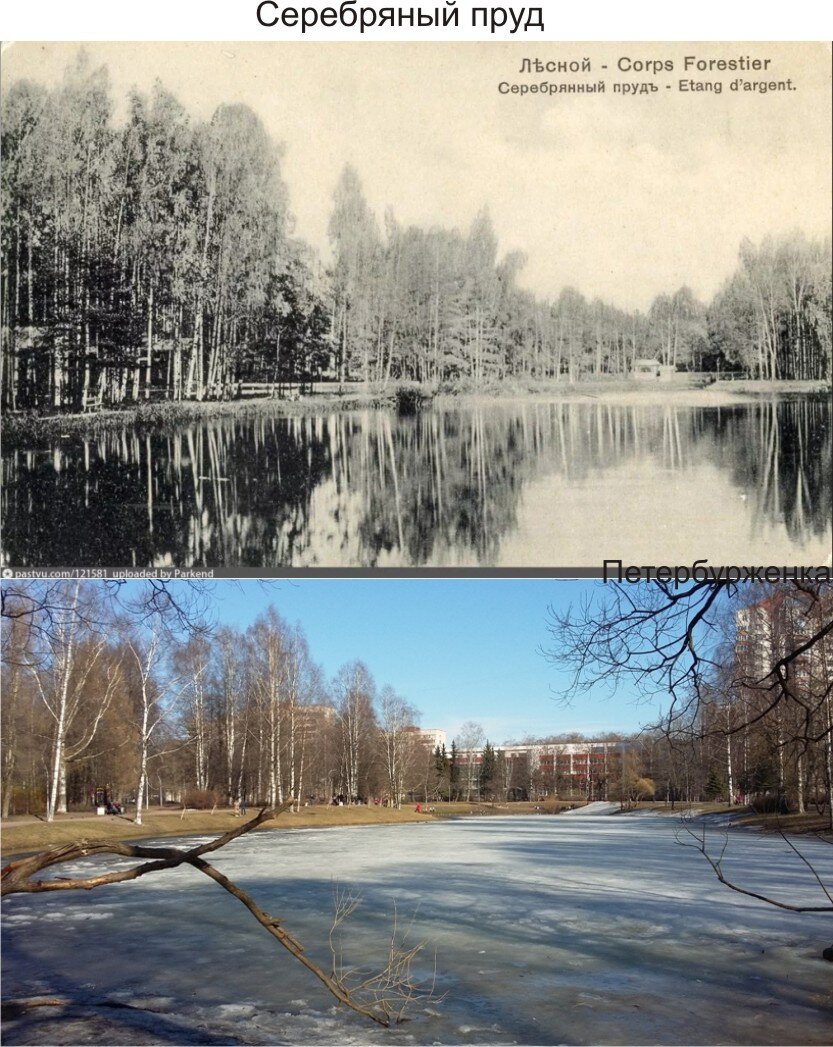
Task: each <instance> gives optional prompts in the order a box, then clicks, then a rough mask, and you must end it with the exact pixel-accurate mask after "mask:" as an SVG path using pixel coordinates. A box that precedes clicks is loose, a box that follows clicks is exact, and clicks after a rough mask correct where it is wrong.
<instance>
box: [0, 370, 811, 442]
mask: <svg viewBox="0 0 833 1047" xmlns="http://www.w3.org/2000/svg"><path fill="white" fill-rule="evenodd" d="M413 388H414V389H417V390H419V389H421V388H423V387H420V386H418V385H415V386H413ZM824 393H828V394H830V387H829V386H827V385H825V383H823V382H808V381H791V380H785V381H779V382H760V381H757V380H749V381H733V382H714V383H712V384H711V385H708V386H692V385H682V384H681V385H674V384H661V383H651V384H648V383H641V382H624V381H617V382H598V381H587V382H579V383H575V384H573V385H563V384H562V385H559V384H558V383H547V384H542V385H541V386H540V387H537V388H536V387H535V386H529V387H528V388H526V389H517V388H507V389H506V390H505V391H493V390H490V391H488V392H461V393H451V392H437V393H434V394H432V393H431V391H430V390H426V393H425V395H426V400H427V403H428V405H429V406H430V405H431V404H433V405H435V406H438V407H441V408H443V409H446V410H450V409H454V408H458V409H471V408H482V407H493V406H503V407H513V408H517V407H518V406H521V405H535V406H537V405H545V404H560V403H565V404H569V403H585V404H586V403H591V404H592V403H595V404H598V405H599V406H610V407H638V406H645V407H656V406H665V407H734V406H738V405H742V404H751V403H758V402H761V401H764V400H777V399H779V398H780V397H785V396H786V397H797V396H802V397H803V396H814V395H816V396H817V395H822V394H824ZM396 396H397V393H396V388H393V389H389V390H369V389H366V388H362V389H356V390H353V391H343V392H340V393H339V392H333V393H320V394H317V395H311V396H306V397H303V398H302V399H300V400H296V401H289V400H276V399H272V398H252V399H250V400H202V401H198V400H184V401H166V402H163V403H154V404H150V403H148V404H142V403H140V404H137V405H133V406H129V407H125V408H120V409H115V408H108V409H104V410H101V411H97V412H94V413H87V414H50V415H34V414H20V415H11V416H9V415H8V414H6V416H5V417H4V419H3V439H4V442H5V444H6V446H7V447H11V448H16V447H19V446H22V445H24V444H25V443H26V442H28V441H32V440H41V439H48V438H50V437H53V438H54V437H56V436H57V437H64V436H72V435H77V434H79V433H80V434H84V433H89V434H90V435H94V434H95V433H97V432H100V431H102V430H112V429H126V428H134V427H137V428H139V429H140V430H142V431H146V430H153V429H161V428H164V427H165V426H169V425H179V424H184V423H187V422H192V421H201V420H204V419H212V418H240V419H250V418H263V417H266V418H291V417H299V416H301V417H305V416H315V415H320V414H327V413H333V412H339V413H340V412H345V413H346V412H349V411H359V410H372V409H378V410H385V409H387V410H391V411H394V410H395V409H396Z"/></svg>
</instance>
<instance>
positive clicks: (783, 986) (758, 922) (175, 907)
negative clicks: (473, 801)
mask: <svg viewBox="0 0 833 1047" xmlns="http://www.w3.org/2000/svg"><path fill="white" fill-rule="evenodd" d="M679 832H680V828H679V822H678V821H677V819H676V818H675V817H665V816H661V815H659V816H657V815H640V816H636V815H634V816H612V817H611V816H601V817H595V818H594V817H591V816H589V815H580V816H577V817H554V816H538V817H534V816H533V817H500V816H498V817H489V818H470V819H466V820H463V821H447V822H433V823H427V824H423V825H419V824H416V825H388V826H378V827H370V828H367V827H365V828H352V829H348V828H341V829H325V830H312V831H304V830H299V831H296V832H277V831H267V832H261V833H258V834H256V835H253V836H250V837H246V838H245V839H241V840H238V841H236V842H234V843H232V844H230V845H229V846H228V847H226V848H223V849H222V850H220V851H216V852H215V853H214V854H213V855H211V856H210V857H211V860H212V862H213V863H214V864H216V865H217V867H218V868H219V869H220V870H221V871H222V872H224V873H225V874H226V875H227V876H229V877H231V878H232V879H233V880H234V881H235V882H236V883H238V884H239V886H240V887H242V888H243V889H244V890H246V891H249V892H250V893H251V894H252V896H253V897H254V898H255V900H256V901H257V902H258V903H259V904H260V905H261V906H263V907H264V908H265V909H266V910H267V911H268V912H269V913H271V914H272V915H274V916H275V917H277V918H279V919H281V920H282V921H283V923H284V926H285V927H286V929H287V930H288V931H289V932H290V933H292V934H294V935H297V937H298V938H299V939H300V941H301V942H302V943H303V944H304V946H305V948H306V950H307V952H308V954H309V955H311V956H312V957H313V958H314V959H315V960H317V961H318V962H319V963H324V964H325V965H328V964H329V949H328V945H327V935H328V931H329V929H330V926H331V922H332V912H333V904H332V903H333V891H334V885H337V886H338V887H339V889H342V890H345V889H349V890H351V891H353V892H354V893H356V894H357V895H360V897H361V904H360V905H359V908H358V909H357V910H356V911H355V913H354V914H353V915H352V916H351V917H350V919H349V921H348V922H347V924H346V925H345V928H344V934H343V938H342V939H341V943H342V944H343V947H344V963H345V964H346V965H348V966H349V965H352V964H358V965H360V966H361V967H362V969H364V965H367V968H368V969H378V967H379V966H380V965H382V964H383V962H384V958H385V955H386V950H387V941H388V937H389V935H390V933H391V927H392V921H393V917H394V913H395V914H396V917H397V922H398V926H399V929H400V931H401V932H404V931H405V930H408V931H409V934H410V938H409V942H410V944H412V945H416V944H418V943H420V942H425V947H424V949H423V950H422V952H421V953H420V954H418V956H417V958H416V960H415V966H414V969H413V974H414V976H415V977H416V978H418V979H434V977H435V978H436V983H435V984H436V998H435V999H433V1000H430V1001H425V1000H423V1001H421V1002H420V1003H419V1004H417V1005H415V1006H414V1007H413V1009H412V1010H411V1012H410V1020H409V1021H407V1022H406V1023H405V1024H402V1025H398V1026H396V1027H395V1028H393V1029H390V1030H385V1029H381V1028H379V1027H378V1026H374V1025H371V1024H370V1023H369V1022H368V1021H367V1020H365V1019H363V1018H360V1017H359V1016H357V1015H355V1014H353V1013H352V1012H350V1011H347V1010H345V1009H344V1008H341V1007H337V1006H334V1002H335V1001H334V1000H333V999H332V997H330V996H329V995H328V993H327V992H326V990H325V989H324V988H323V987H322V986H321V985H320V983H319V982H317V981H316V979H315V978H314V977H313V976H312V975H311V974H310V973H309V972H308V971H307V970H306V969H305V968H303V967H302V966H301V965H300V964H299V963H297V961H295V960H294V959H292V958H291V957H290V956H289V954H288V953H287V952H285V951H284V950H283V949H282V948H281V947H280V946H279V945H278V943H277V942H275V940H274V939H273V938H271V937H270V936H269V935H267V934H266V933H265V932H264V931H263V929H262V928H261V927H259V926H258V925H257V923H255V921H254V919H253V918H252V917H251V916H250V914H249V913H248V912H247V911H246V910H245V909H244V908H243V907H242V906H241V905H240V903H239V902H238V901H237V900H236V899H234V898H232V897H231V896H230V895H229V894H227V893H226V892H225V891H223V890H222V889H221V888H220V887H218V886H217V885H216V884H214V883H212V882H211V881H210V880H209V879H208V878H207V877H205V876H202V875H201V874H200V873H198V872H197V871H195V870H193V869H187V868H180V869H177V870H174V871H167V872H161V873H157V874H153V875H149V876H146V877H143V878H142V879H140V880H136V881H134V882H131V883H123V884H115V885H112V886H108V887H102V888H100V889H97V890H94V891H92V892H61V893H57V894H50V895H44V894H40V895H18V896H14V897H10V898H7V899H4V903H3V930H4V933H3V967H4V984H3V993H4V997H5V998H7V999H16V998H20V997H28V996H42V995H44V996H50V997H51V996H55V995H58V996H65V997H68V998H69V999H71V1000H73V1001H75V1002H76V1007H75V1008H74V1009H70V1011H69V1012H68V1013H67V1012H65V1013H64V1014H56V1012H55V1010H54V1009H52V1010H51V1011H50V1010H49V1009H48V1008H41V1009H39V1010H38V1011H35V1012H31V1013H30V1014H29V1015H28V1016H24V1017H23V1018H22V1019H20V1020H18V1021H12V1022H8V1023H5V1025H4V1030H3V1032H4V1042H5V1043H7V1044H22V1043H28V1044H34V1043H42V1044H55V1043H61V1044H73V1043H83V1044H90V1043H103V1044H104V1043H109V1044H122V1043H171V1044H180V1045H181V1044H192V1043H193V1044H202V1045H205V1044H237V1043H246V1044H374V1045H375V1044H379V1045H383V1044H387V1045H389V1047H409V1045H410V1047H413V1045H417V1044H448V1043H457V1044H511V1043H520V1044H559V1043H560V1044H581V1043H601V1044H629V1043H631V1044H632V1043H643V1044H653V1043H665V1044H690V1043H701V1044H718V1043H721V1044H750V1043H755V1044H829V1043H830V1032H831V1027H832V1026H831V1013H833V1012H831V1006H833V997H831V983H830V965H829V964H828V963H826V962H825V961H824V960H823V959H822V958H821V951H822V949H823V948H824V947H825V946H826V945H828V944H829V942H830V920H829V919H826V918H825V917H824V915H819V914H815V915H813V914H807V913H805V914H801V913H794V912H788V911H785V910H783V909H777V908H774V907H772V906H770V905H766V904H763V903H760V902H757V901H755V900H753V899H751V898H748V897H742V896H741V895H738V894H735V893H733V892H732V891H730V890H728V889H727V888H725V887H723V886H721V884H719V883H718V882H717V880H716V878H715V876H714V874H713V872H712V871H711V869H710V868H709V866H708V865H707V863H706V861H705V859H704V858H703V857H702V856H701V855H700V854H699V853H698V852H697V851H696V850H693V849H691V848H687V847H683V846H680V845H679V842H678V833H679ZM681 838H682V839H683V840H686V839H690V838H688V837H686V836H685V835H683V836H682V837H681ZM171 842H172V841H165V843H167V844H170V843H171ZM797 842H798V846H799V848H800V850H801V851H802V853H804V854H805V855H806V857H807V859H808V860H809V861H811V862H812V864H813V865H814V866H815V868H816V870H817V872H818V874H819V875H820V876H821V877H822V879H823V880H824V881H825V882H826V883H828V884H830V882H831V876H832V875H833V849H831V848H830V847H829V846H827V845H826V844H825V843H824V841H821V840H816V839H807V838H802V839H801V840H799V841H797ZM707 844H708V846H709V848H710V849H711V852H712V853H714V854H718V853H720V849H721V847H722V845H723V834H722V832H721V831H720V830H719V829H717V828H715V829H713V830H711V831H710V832H709V834H708V835H707ZM106 864H107V867H108V868H109V867H112V866H115V865H122V864H130V863H129V861H128V860H127V859H113V858H111V859H109V860H108V861H107V862H106ZM91 865H92V868H95V869H100V868H101V865H102V860H94V861H92V862H91V863H81V862H79V863H74V864H73V866H72V868H62V869H57V870H55V872H56V874H57V873H63V874H65V875H76V874H77V875H81V874H83V875H89V874H90V873H91V872H92V868H91ZM724 872H725V874H726V875H727V876H728V877H730V878H731V879H734V880H735V881H736V882H738V883H740V884H741V885H742V886H745V887H748V888H750V889H751V890H756V891H761V892H763V893H766V894H770V895H771V896H774V897H775V898H777V899H780V900H783V901H786V902H788V903H789V904H807V905H818V904H823V902H824V896H823V894H822V892H821V890H820V889H819V886H818V883H816V881H815V880H814V878H813V875H812V873H811V871H810V870H809V869H808V867H807V866H806V865H804V864H803V863H802V862H801V861H800V859H799V858H798V857H796V855H795V854H794V853H793V852H792V851H790V849H789V847H788V846H787V844H786V843H785V842H784V841H783V840H781V839H780V838H778V837H773V836H765V835H764V834H761V833H755V832H749V831H746V832H744V831H742V830H741V831H734V832H731V833H730V834H729V841H728V846H727V848H726V851H725V855H724ZM400 942H401V939H400ZM366 973H367V971H365V974H366ZM119 1006H120V1007H121V1009H119Z"/></svg>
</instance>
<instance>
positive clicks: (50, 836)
mask: <svg viewBox="0 0 833 1047" xmlns="http://www.w3.org/2000/svg"><path fill="white" fill-rule="evenodd" d="M421 806H422V810H421V811H419V812H418V811H417V810H416V809H415V805H414V804H405V805H403V807H402V810H400V811H397V810H396V809H395V808H390V807H365V806H360V807H329V806H327V807H324V806H322V807H303V808H301V810H300V811H299V812H298V813H297V814H296V813H295V812H294V811H285V812H284V813H283V814H282V815H281V816H280V817H279V818H276V819H272V820H271V821H268V822H264V823H263V826H262V827H263V828H265V829H326V828H333V827H339V826H340V827H345V826H352V825H390V824H398V823H402V822H425V821H431V820H433V819H436V818H463V817H478V816H487V815H507V814H557V813H558V812H559V811H561V810H564V809H565V808H570V807H575V806H579V804H578V803H575V802H573V803H571V802H569V801H566V800H565V801H562V800H548V801H545V802H544V803H541V804H535V803H523V802H518V803H503V804H498V803H480V804H478V803H434V804H430V805H425V804H422V805H421ZM251 813H252V809H250V811H249V814H251ZM239 824H240V819H239V818H235V816H234V815H233V814H232V813H231V812H230V811H229V810H227V809H226V808H223V809H217V810H216V811H214V812H213V813H212V812H211V811H190V810H189V811H186V813H185V814H184V815H183V814H182V811H181V810H174V809H167V810H162V811H160V810H158V809H156V810H154V809H153V808H151V809H150V810H149V811H145V812H143V814H142V824H141V825H136V824H135V822H134V821H133V818H132V816H131V815H130V812H129V811H128V812H127V813H126V814H124V815H122V816H118V815H114V816H111V815H105V816H101V817H99V816H97V815H94V814H89V815H87V814H84V815H79V814H70V815H66V816H60V815H59V816H58V817H57V818H56V820H55V821H54V822H51V823H48V822H45V821H41V820H39V819H37V818H31V817H20V818H10V819H8V821H6V822H4V823H3V834H2V839H0V852H2V854H3V856H8V855H11V854H21V853H24V852H26V851H37V850H43V849H44V848H47V847H55V846H57V845H59V844H64V843H70V842H72V841H73V840H78V839H81V838H89V839H92V838H96V839H105V840H135V839H140V838H147V837H151V836H154V837H155V836H187V835H200V836H202V835H210V834H212V833H223V832H227V831H228V830H229V829H231V828H233V827H234V826H237V825H239Z"/></svg>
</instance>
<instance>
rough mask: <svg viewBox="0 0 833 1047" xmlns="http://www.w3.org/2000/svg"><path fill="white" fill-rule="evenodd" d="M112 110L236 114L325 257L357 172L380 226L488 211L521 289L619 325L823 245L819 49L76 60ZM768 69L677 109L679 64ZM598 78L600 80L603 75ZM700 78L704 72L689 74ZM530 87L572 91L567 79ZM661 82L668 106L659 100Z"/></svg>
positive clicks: (155, 53) (411, 50)
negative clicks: (86, 64) (568, 292)
mask: <svg viewBox="0 0 833 1047" xmlns="http://www.w3.org/2000/svg"><path fill="white" fill-rule="evenodd" d="M86 47H87V50H88V52H89V55H90V58H91V60H92V62H93V63H95V64H100V63H104V64H106V65H107V67H108V69H109V71H110V76H111V80H112V84H113V89H114V96H115V98H116V99H118V100H121V101H122V102H123V100H124V98H125V96H126V94H127V92H128V90H129V89H130V88H131V87H133V86H135V87H137V88H139V89H140V90H147V89H148V88H149V87H150V86H151V84H152V83H153V81H154V79H155V78H157V77H158V78H160V79H161V80H162V82H163V83H164V84H165V86H166V87H168V88H169V89H170V90H171V91H173V92H174V94H175V95H176V96H177V97H178V98H179V99H180V101H181V102H182V103H183V104H184V105H185V106H186V107H187V109H188V110H189V111H190V112H191V113H192V114H193V115H194V116H195V117H197V118H200V119H209V118H210V116H211V113H212V112H213V110H214V109H215V108H216V106H218V105H219V104H222V103H230V102H243V103H245V104H247V105H249V106H251V107H252V108H253V109H254V110H255V111H256V112H257V113H258V115H259V116H260V118H261V119H262V120H263V122H264V124H265V126H266V127H267V129H268V131H269V132H270V134H271V135H272V136H273V137H274V138H275V139H276V140H278V141H281V142H283V143H284V145H285V158H284V163H283V171H284V176H285V178H286V181H287V183H288V186H289V193H290V205H291V209H292V212H293V214H294V215H295V232H296V234H297V235H298V236H300V237H302V238H303V239H305V240H307V241H309V242H310V243H311V244H312V245H313V246H314V247H315V248H316V249H318V250H319V251H320V252H321V254H322V256H323V257H325V258H326V257H327V253H328V250H329V248H328V241H327V221H328V217H329V213H330V208H331V202H332V193H333V189H334V186H335V183H336V181H337V179H338V176H339V173H340V171H341V169H342V168H343V166H344V164H345V163H347V162H349V163H351V164H353V165H354V167H356V169H357V170H358V172H359V175H360V177H361V180H362V182H363V185H364V188H365V192H366V195H367V198H368V200H369V202H370V204H371V206H372V208H373V209H374V211H375V212H376V214H377V215H378V217H379V220H380V222H381V221H382V220H383V216H384V212H385V209H386V208H388V207H390V208H392V209H393V211H394V213H395V215H396V217H397V219H398V220H399V221H400V222H402V223H405V224H409V223H414V224H418V225H421V226H430V225H432V224H439V225H443V226H456V227H460V228H463V229H465V228H466V227H467V226H468V224H469V223H470V222H471V220H472V219H473V218H474V216H475V214H476V213H477V211H478V210H479V208H480V207H481V206H483V205H484V204H488V206H489V208H490V211H491V214H492V218H493V221H494V225H495V228H496V231H497V233H498V237H499V242H500V250H501V252H507V251H510V250H522V251H524V252H525V253H526V255H527V257H528V262H527V266H526V268H525V270H524V271H523V274H522V277H521V282H522V283H523V284H524V285H525V286H527V287H528V288H530V289H531V290H533V291H534V292H535V293H536V294H538V295H540V296H543V297H555V296H556V295H557V294H558V293H559V292H560V290H561V289H562V288H563V287H564V286H566V285H572V286H575V287H576V288H578V289H579V290H580V291H581V292H582V293H583V294H585V295H587V296H588V297H594V296H597V295H598V296H600V297H602V298H604V299H606V300H608V301H610V302H612V303H614V304H616V305H620V306H622V307H625V308H632V307H636V308H640V309H646V308H647V307H648V305H649V304H650V301H651V299H652V298H653V297H654V295H656V294H657V293H660V292H663V291H674V290H675V289H676V288H678V287H679V286H681V285H682V284H688V285H689V286H691V287H692V288H693V290H694V291H695V293H696V294H697V295H699V296H700V297H702V298H706V299H707V298H709V297H710V296H711V295H712V294H713V293H714V292H715V291H716V290H717V289H718V287H719V286H720V284H721V283H722V281H723V280H724V279H725V278H726V277H727V276H728V275H729V274H730V273H731V271H732V270H733V268H734V266H735V264H736V260H737V250H738V246H739V244H740V241H741V239H742V238H743V237H744V236H748V237H750V238H751V239H752V240H753V241H759V240H760V239H762V238H763V237H764V236H766V235H768V234H779V233H786V232H789V231H791V230H793V229H800V230H802V231H803V232H805V233H806V234H808V235H810V236H824V235H828V233H829V230H830V197H831V163H830V153H831V132H830V125H831V99H830V50H829V47H828V46H827V45H825V44H821V43H815V44H806V43H805V44H774V43H759V44H746V45H744V44H737V43H734V44H728V43H723V44H715V43H711V44H706V43H701V44H697V45H693V44H663V43H653V44H623V43H617V44H602V43H592V44H587V43H577V44H576V43H574V44H567V43H548V44H543V45H542V44H535V45H532V44H530V43H529V42H528V41H523V42H520V43H515V42H512V43H500V42H492V43H488V44H484V43H476V42H470V43H462V44H451V43H441V44H429V45H425V44H413V43H399V44H391V43H368V42H361V43H339V44H332V43H330V44H327V43H317V42H310V41H308V42H305V43H297V44H296V43H283V44H280V43H265V44H254V43H237V44H222V43H164V44H161V43H141V44H140V43H125V42H122V43H110V44H107V43H88V44H87V45H86ZM77 48H78V45H77V44H70V43H52V44H48V43H43V44H34V43H18V44H14V45H11V46H10V47H7V48H6V50H5V52H4V62H3V82H4V84H7V83H8V82H9V80H10V79H14V78H17V77H22V76H27V77H31V78H33V79H36V80H38V81H41V82H44V83H49V84H51V83H55V82H57V81H58V80H59V79H60V77H61V76H62V73H63V70H64V68H65V66H66V64H67V62H68V61H70V60H71V59H72V58H73V56H74V54H75V53H76V51H77ZM690 54H694V55H697V56H698V57H703V58H707V59H708V58H721V57H723V58H733V57H737V56H739V55H751V56H753V57H760V58H770V59H771V63H772V64H771V65H770V69H769V71H768V72H767V73H758V72H742V73H733V74H727V73H722V74H719V77H720V79H723V80H725V81H726V83H725V84H724V90H723V93H722V94H720V95H715V94H711V93H710V94H693V93H685V94H683V93H680V92H679V91H678V90H677V81H678V80H679V79H680V78H681V77H689V76H691V75H692V74H690V73H689V74H686V73H684V72H682V71H681V69H682V60H683V58H684V56H685V55H690ZM584 56H588V57H590V59H591V60H592V63H593V70H594V76H593V77H592V79H602V78H603V79H605V80H606V81H607V90H606V93H605V94H602V95H599V94H594V95H569V94H565V95H558V96H556V97H553V98H549V97H541V96H538V95H528V96H526V97H519V96H518V95H501V94H500V93H499V92H498V84H499V83H501V82H502V81H506V82H509V83H531V82H536V81H538V80H540V79H542V77H541V76H535V77H530V76H529V75H521V74H520V73H519V70H520V67H521V62H522V60H523V59H524V58H526V57H531V58H535V57H539V58H541V59H542V60H544V61H547V60H570V59H579V60H580V59H581V58H583V57H584ZM623 56H627V57H630V58H638V59H644V58H652V59H653V58H670V59H672V60H674V63H675V71H674V72H673V73H668V74H662V75H660V76H659V77H657V79H656V82H657V83H658V85H659V86H660V90H659V92H658V93H657V94H655V95H654V94H651V95H639V96H637V97H635V98H634V97H630V96H627V97H624V96H622V95H619V94H613V92H612V87H613V83H614V82H615V81H628V82H642V81H650V80H651V77H650V75H648V76H646V75H645V74H625V73H620V72H618V71H617V70H616V63H617V61H618V59H619V58H620V57H623ZM603 64H606V65H608V70H607V71H603V70H602V69H601V66H602V65H603ZM694 75H695V76H696V77H697V78H698V79H717V78H718V74H713V75H712V76H709V74H708V73H705V74H704V73H698V74H694ZM734 76H743V77H745V78H746V79H761V78H766V79H775V80H786V79H792V81H793V83H794V85H795V87H796V90H795V91H791V92H783V93H781V92H779V93H771V94H766V95H761V94H758V93H745V94H738V93H735V92H731V91H729V90H728V82H729V81H730V80H731V79H732V78H734ZM543 79H547V80H553V81H558V80H559V79H567V80H570V79H572V80H581V79H585V78H582V77H575V76H573V77H570V76H567V77H564V76H563V75H562V76H561V77H560V78H559V76H558V75H557V74H555V75H546V76H544V77H543ZM666 83H670V84H671V85H672V86H671V88H666V87H665V84H666Z"/></svg>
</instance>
